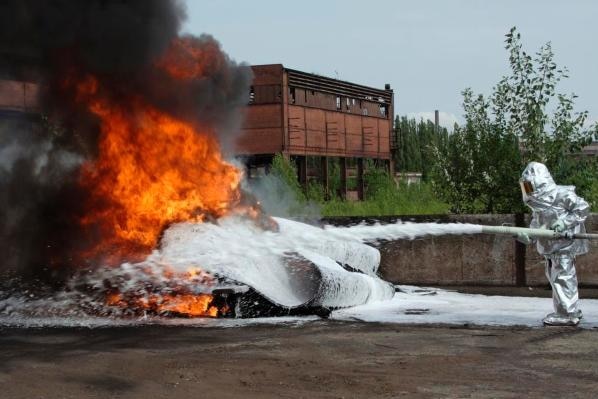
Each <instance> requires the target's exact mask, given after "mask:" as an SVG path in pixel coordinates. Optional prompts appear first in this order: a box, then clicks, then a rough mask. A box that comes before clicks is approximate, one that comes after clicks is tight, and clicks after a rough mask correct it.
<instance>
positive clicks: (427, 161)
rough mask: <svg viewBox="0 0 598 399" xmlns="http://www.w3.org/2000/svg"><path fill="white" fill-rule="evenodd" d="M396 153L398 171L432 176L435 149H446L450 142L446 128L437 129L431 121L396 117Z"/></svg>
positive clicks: (425, 176)
mask: <svg viewBox="0 0 598 399" xmlns="http://www.w3.org/2000/svg"><path fill="white" fill-rule="evenodd" d="M395 139H396V145H397V148H398V150H397V152H396V153H395V165H396V169H397V170H398V171H400V172H421V173H422V174H423V176H424V178H427V177H428V175H429V174H430V170H431V166H432V163H433V153H432V151H431V149H432V148H433V147H444V146H445V145H446V142H447V140H448V131H447V129H446V128H443V127H441V128H439V129H436V126H435V125H434V123H432V122H431V121H424V120H423V119H421V120H420V121H419V122H418V121H417V120H416V119H414V118H411V119H409V118H407V117H406V116H403V117H399V116H397V117H396V120H395Z"/></svg>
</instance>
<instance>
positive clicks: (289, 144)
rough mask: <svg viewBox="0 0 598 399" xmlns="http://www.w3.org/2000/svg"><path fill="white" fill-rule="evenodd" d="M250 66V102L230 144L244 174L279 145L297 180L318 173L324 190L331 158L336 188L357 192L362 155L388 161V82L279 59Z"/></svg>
mask: <svg viewBox="0 0 598 399" xmlns="http://www.w3.org/2000/svg"><path fill="white" fill-rule="evenodd" d="M252 70H253V74H254V80H253V85H252V86H251V92H250V104H249V105H248V107H247V109H246V115H245V122H244V124H243V134H242V136H241V137H240V138H239V140H238V141H237V149H236V152H237V154H239V155H241V156H242V158H243V159H244V160H245V164H246V166H247V169H248V175H249V176H250V177H251V176H253V175H255V174H256V172H257V171H261V170H264V169H267V167H268V165H269V163H270V162H271V160H272V158H273V156H274V154H276V153H282V154H283V155H284V156H285V157H288V158H290V159H291V160H293V161H294V162H295V163H296V165H297V167H298V173H299V180H300V181H301V182H302V183H304V184H305V183H307V181H308V180H309V179H312V178H318V179H320V181H321V182H322V183H323V185H324V187H325V188H326V190H328V175H329V174H328V166H329V162H331V160H334V161H335V162H338V164H339V165H340V180H341V188H340V191H341V192H340V194H341V195H343V196H344V197H347V196H348V197H357V198H363V196H364V187H363V172H364V160H365V159H372V160H375V162H376V163H378V164H385V165H386V166H387V167H388V168H389V169H392V163H391V159H392V158H391V148H390V144H391V132H392V122H393V114H394V112H393V91H392V90H391V88H390V85H386V87H385V89H383V90H381V89H376V88H372V87H367V86H362V85H358V84H354V83H349V82H345V81H341V80H337V79H331V78H327V77H323V76H320V75H315V74H311V73H305V72H300V71H297V70H294V69H289V68H285V67H284V66H283V65H281V64H272V65H255V66H252ZM349 180H353V181H354V182H355V184H352V185H349V184H348V181H349Z"/></svg>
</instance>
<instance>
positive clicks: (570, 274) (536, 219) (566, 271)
mask: <svg viewBox="0 0 598 399" xmlns="http://www.w3.org/2000/svg"><path fill="white" fill-rule="evenodd" d="M519 183H520V185H521V192H522V194H523V201H524V202H525V204H526V205H527V206H529V207H530V208H531V209H532V221H531V224H530V227H531V228H547V229H551V230H555V231H557V232H569V233H585V226H584V221H585V220H586V217H587V216H588V214H589V212H590V206H589V205H588V203H587V202H586V201H585V200H584V199H583V198H581V197H578V196H577V195H576V194H575V187H574V186H559V185H556V184H555V183H554V180H553V179H552V176H551V175H550V172H549V171H548V168H546V166H545V165H544V164H541V163H539V162H530V163H529V164H528V165H527V167H526V168H525V170H524V171H523V174H522V175H521V180H520V181H519ZM517 239H518V240H519V241H520V242H523V243H524V244H529V243H531V239H530V238H529V237H528V236H527V235H524V234H522V235H519V236H518V237H517ZM536 246H537V249H538V253H539V254H540V255H543V256H544V258H545V259H546V278H548V281H549V282H550V285H551V287H552V300H553V304H554V313H550V314H548V315H546V317H545V318H544V319H543V320H542V321H543V322H544V324H546V325H557V326H562V325H573V326H574V325H577V324H578V323H579V320H580V319H581V317H582V313H581V310H580V309H579V304H578V302H579V295H578V292H577V274H576V272H575V256H576V255H581V254H585V253H587V252H588V249H589V243H588V241H587V240H573V239H548V238H539V239H537V243H536Z"/></svg>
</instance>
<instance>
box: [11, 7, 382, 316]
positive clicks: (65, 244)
mask: <svg viewBox="0 0 598 399" xmlns="http://www.w3.org/2000/svg"><path fill="white" fill-rule="evenodd" d="M0 7H1V8H0V11H1V12H0V15H2V17H1V18H2V23H1V24H0V26H1V27H0V30H1V31H2V34H1V35H0V37H1V38H2V39H0V51H2V53H3V55H5V56H6V57H5V58H6V60H8V62H7V63H6V64H5V65H2V66H1V67H2V68H5V69H6V71H4V72H5V73H7V74H9V75H12V76H14V77H15V78H16V79H35V80H36V81H38V82H40V87H41V108H42V109H41V111H42V112H43V114H44V115H46V119H45V120H46V126H45V127H43V128H42V127H41V126H40V127H39V129H38V130H39V131H32V129H31V128H30V124H25V125H24V126H16V127H15V126H3V129H2V142H1V143H0V144H2V147H1V151H3V154H4V152H6V151H9V152H10V154H11V156H10V158H9V159H10V162H7V163H6V165H4V163H3V164H2V165H0V168H1V169H0V192H2V193H3V194H2V197H1V198H0V201H1V202H2V204H1V205H2V207H1V210H0V212H1V215H0V220H1V221H0V251H2V252H3V253H5V254H7V255H8V259H7V260H6V261H5V262H4V263H3V265H2V266H1V267H2V269H4V271H5V272H9V274H10V275H11V276H13V277H14V276H16V277H15V278H16V279H18V280H19V281H21V284H22V286H24V287H27V289H26V290H21V292H22V293H25V292H27V295H25V296H21V298H25V297H28V298H29V299H27V300H25V301H24V302H23V301H21V302H19V301H17V302H19V303H21V304H22V305H23V306H21V307H20V308H19V307H18V306H17V308H18V309H21V310H24V311H25V312H33V313H34V314H39V313H40V312H41V313H44V312H46V314H54V313H56V314H60V313H61V312H65V311H66V312H67V313H68V312H71V311H75V309H76V311H82V312H83V313H85V314H91V315H98V316H126V317H138V316H147V315H150V316H165V315H174V316H185V317H197V316H209V317H219V316H251V315H256V314H265V313H268V314H277V313H285V312H286V313H289V312H293V311H294V312H302V311H304V310H305V309H318V308H321V307H339V306H348V305H351V304H358V303H363V302H365V301H369V300H371V299H376V298H382V297H388V295H389V293H391V292H392V288H391V287H390V286H389V285H388V284H386V283H383V282H382V281H381V280H379V279H377V277H375V269H376V268H377V262H378V261H379V254H378V255H376V253H377V252H376V253H373V252H372V251H375V250H373V249H371V248H370V247H367V246H365V245H363V244H360V243H353V244H350V245H349V244H344V246H343V244H342V243H341V242H336V243H331V242H330V240H328V241H320V242H319V243H318V245H319V246H318V245H316V246H314V244H313V243H305V242H304V239H302V238H301V235H302V234H307V232H308V231H309V229H310V228H309V226H305V225H302V226H304V227H301V228H299V230H301V229H303V230H302V232H301V233H300V234H299V235H297V233H296V230H297V229H298V227H297V226H295V225H293V224H292V222H289V221H284V220H278V221H274V220H273V219H271V218H269V217H268V216H266V215H264V214H263V213H262V212H261V210H260V208H259V205H258V203H257V202H256V201H255V200H254V199H253V198H251V197H250V196H249V195H247V194H245V193H243V192H242V191H241V189H240V182H241V179H242V175H241V172H240V171H239V170H238V169H237V168H236V167H235V166H233V165H232V164H231V163H229V162H227V161H226V160H225V157H224V156H223V154H222V149H221V147H220V145H221V144H220V143H221V142H222V139H223V137H225V136H226V135H228V134H230V133H231V132H234V131H236V130H237V129H236V127H237V126H236V125H235V123H236V122H238V121H239V120H240V118H239V116H238V115H239V114H240V112H239V107H241V106H243V105H245V104H246V103H247V100H248V98H247V96H248V93H249V85H250V80H251V79H250V78H251V76H250V72H249V68H246V67H243V66H240V65H237V64H236V63H235V62H233V61H231V60H230V59H229V58H228V56H227V55H226V54H225V53H223V52H222V51H221V49H220V46H219V44H218V43H217V42H216V41H215V40H214V39H213V38H212V37H210V36H207V35H204V36H201V37H193V36H184V35H180V33H179V29H180V26H181V21H182V19H183V18H184V10H183V8H182V6H181V4H180V3H179V2H178V1H174V0H171V1H164V0H150V1H147V0H143V1H141V0H139V1H127V2H120V1H105V0H92V1H86V2H72V1H58V2H52V3H47V4H46V3H42V4H40V3H39V2H37V1H33V0H24V1H23V0H10V1H8V2H3V3H2V5H0ZM34 124H35V123H34ZM32 226H35V228H32ZM279 226H281V227H282V228H281V230H280V231H278V228H279ZM306 229H307V230H306ZM289 237H294V239H290V238H289ZM297 240H299V241H301V242H303V244H301V243H300V242H298V241H297ZM325 242H326V243H327V244H326V245H324V246H322V243H325ZM356 246H359V248H357V247H356ZM338 248H345V249H347V250H350V251H353V252H350V253H353V254H361V255H359V256H356V257H352V256H350V255H348V254H347V253H341V252H342V251H339V250H338ZM363 254H368V255H363ZM368 257H369V258H368ZM363 259H369V260H366V262H365V264H366V267H365V268H362V266H364V261H363ZM337 262H338V263H337ZM342 265H348V267H350V268H351V270H353V271H358V273H354V272H349V271H347V270H345V269H344V268H343V267H342ZM7 281H8V279H5V281H4V284H3V285H7V284H8V286H9V287H8V288H3V289H2V290H1V293H2V295H4V297H5V298H3V299H6V300H7V301H8V302H7V301H3V302H2V304H3V306H4V309H2V310H1V311H2V312H4V313H8V314H11V313H13V312H14V311H15V307H14V306H13V305H14V301H13V302H11V301H12V300H14V299H15V298H19V293H18V292H15V289H14V288H15V286H16V285H13V286H11V283H7ZM11 281H13V280H11ZM39 287H47V289H41V288H39ZM17 291H18V290H17ZM6 292H10V294H9V295H8V297H7V296H6V294H5V293H6ZM380 292H383V293H384V294H380ZM42 299H51V301H50V302H52V304H51V305H50V308H51V309H48V308H47V306H46V307H44V306H43V305H40V303H39V302H36V301H38V300H42ZM7 303H13V305H10V306H9V305H7ZM58 304H62V305H58ZM61 306H62V307H61ZM7 309H9V310H7ZM266 309H267V310H266Z"/></svg>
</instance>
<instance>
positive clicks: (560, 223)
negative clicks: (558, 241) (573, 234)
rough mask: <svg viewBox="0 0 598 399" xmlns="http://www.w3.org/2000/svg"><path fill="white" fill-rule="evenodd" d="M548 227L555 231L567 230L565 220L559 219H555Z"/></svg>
mask: <svg viewBox="0 0 598 399" xmlns="http://www.w3.org/2000/svg"><path fill="white" fill-rule="evenodd" d="M550 228H551V229H552V230H554V231H556V232H557V233H562V232H563V231H565V230H567V227H565V222H563V221H562V220H560V219H559V220H557V221H555V222H554V223H553V224H552V226H550Z"/></svg>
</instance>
